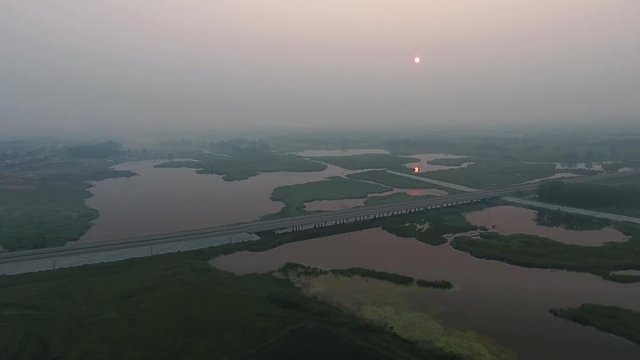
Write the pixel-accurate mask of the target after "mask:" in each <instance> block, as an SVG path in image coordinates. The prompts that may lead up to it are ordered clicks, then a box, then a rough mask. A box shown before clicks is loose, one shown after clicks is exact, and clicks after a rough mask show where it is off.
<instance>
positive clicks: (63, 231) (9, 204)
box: [0, 184, 98, 250]
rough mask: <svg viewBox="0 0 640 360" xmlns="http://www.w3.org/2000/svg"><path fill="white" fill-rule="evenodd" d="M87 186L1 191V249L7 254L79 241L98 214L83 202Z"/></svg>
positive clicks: (74, 185) (53, 185)
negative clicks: (7, 252)
mask: <svg viewBox="0 0 640 360" xmlns="http://www.w3.org/2000/svg"><path fill="white" fill-rule="evenodd" d="M87 187H88V186H87V185H84V186H82V185H76V184H50V185H47V186H37V187H36V188H34V189H29V190H18V191H16V190H3V189H0V207H2V208H3V209H4V214H3V215H0V245H2V247H3V248H4V249H6V250H19V249H36V248H42V247H48V246H60V245H64V244H65V243H66V242H67V241H74V240H78V238H80V236H82V235H83V234H84V233H85V232H86V231H87V230H88V229H89V228H90V227H91V221H93V220H94V219H96V218H97V217H98V212H97V211H96V210H94V209H90V208H88V207H87V206H86V205H85V203H84V201H85V199H86V198H88V197H90V196H91V194H90V193H89V191H87V189H86V188H87Z"/></svg>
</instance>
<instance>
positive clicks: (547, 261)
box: [451, 225, 640, 282]
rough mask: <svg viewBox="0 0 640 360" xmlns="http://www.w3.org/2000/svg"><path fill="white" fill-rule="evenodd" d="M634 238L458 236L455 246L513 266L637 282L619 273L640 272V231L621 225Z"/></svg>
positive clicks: (639, 278) (482, 234) (636, 277)
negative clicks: (586, 241) (578, 241)
mask: <svg viewBox="0 0 640 360" xmlns="http://www.w3.org/2000/svg"><path fill="white" fill-rule="evenodd" d="M617 228H618V229H619V230H621V231H622V232H623V233H625V234H626V235H628V236H630V237H631V238H630V239H629V240H628V241H626V242H622V243H613V242H612V243H606V244H604V245H601V246H579V245H569V244H563V243H560V242H557V241H553V240H549V239H545V238H541V237H538V236H532V235H523V234H517V235H501V234H498V233H494V232H485V233H481V234H480V237H481V239H473V238H471V237H468V236H458V237H456V238H455V239H454V240H453V241H452V242H451V245H452V246H453V247H454V248H455V249H457V250H460V251H464V252H467V253H469V254H471V255H473V256H475V257H477V258H482V259H490V260H499V261H503V262H506V263H509V264H514V265H520V266H526V267H535V268H553V269H566V270H573V271H581V272H590V273H593V274H596V275H599V276H601V277H602V278H604V279H607V280H613V281H619V282H636V281H640V277H638V276H631V275H618V274H615V273H614V272H615V271H621V270H634V269H635V270H640V229H639V228H638V227H637V226H633V225H617Z"/></svg>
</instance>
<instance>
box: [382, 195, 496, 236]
mask: <svg viewBox="0 0 640 360" xmlns="http://www.w3.org/2000/svg"><path fill="white" fill-rule="evenodd" d="M482 206H483V205H467V206H464V207H460V208H457V209H440V210H437V211H428V212H425V213H413V214H408V215H404V216H398V217H390V218H387V219H384V222H383V223H382V229H383V230H385V231H387V232H389V233H391V234H394V235H396V236H400V237H405V238H414V239H416V240H418V241H422V242H424V243H426V244H430V245H442V244H446V243H447V239H446V238H444V235H446V234H456V233H462V232H467V231H472V230H476V229H477V226H475V225H471V224H470V223H469V222H467V220H466V219H465V217H464V213H465V212H467V211H472V210H477V209H479V208H480V207H482Z"/></svg>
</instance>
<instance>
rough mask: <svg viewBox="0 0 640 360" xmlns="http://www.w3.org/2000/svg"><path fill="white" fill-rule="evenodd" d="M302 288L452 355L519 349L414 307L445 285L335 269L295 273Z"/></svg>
mask: <svg viewBox="0 0 640 360" xmlns="http://www.w3.org/2000/svg"><path fill="white" fill-rule="evenodd" d="M289 279H291V281H293V282H294V283H296V284H297V285H298V286H299V287H300V288H301V289H303V291H305V292H306V293H308V294H311V295H314V296H317V297H319V298H321V299H324V300H326V301H327V302H329V303H331V304H334V305H335V306H337V307H338V308H340V309H344V310H345V311H347V312H349V313H352V314H355V315H357V316H359V317H361V318H363V319H366V320H368V321H372V322H374V323H376V324H379V325H380V326H382V327H385V328H387V329H389V330H390V331H393V332H394V333H396V334H398V335H399V336H401V337H402V338H404V339H406V341H409V342H411V343H414V344H416V345H417V346H418V347H420V348H423V349H429V350H430V351H437V352H439V353H442V354H443V355H445V356H448V357H449V358H452V359H465V360H500V359H505V360H506V359H514V358H515V355H514V354H513V353H512V352H511V351H509V350H508V349H505V348H503V347H501V346H499V345H497V344H496V343H495V342H493V341H492V340H491V339H490V338H488V337H486V336H482V335H479V334H477V333H475V332H473V331H469V330H463V331H461V330H456V329H451V328H446V327H445V326H443V325H442V323H441V322H440V320H439V319H438V318H437V317H435V316H434V315H433V314H431V313H427V312H423V311H419V310H417V309H415V299H416V298H419V297H420V295H421V294H424V293H425V292H434V291H442V290H440V289H428V288H420V287H417V286H407V285H402V284H395V283H392V282H388V281H381V280H376V279H370V278H362V277H339V276H335V275H333V274H320V275H315V276H313V275H312V276H305V275H302V276H291V277H289Z"/></svg>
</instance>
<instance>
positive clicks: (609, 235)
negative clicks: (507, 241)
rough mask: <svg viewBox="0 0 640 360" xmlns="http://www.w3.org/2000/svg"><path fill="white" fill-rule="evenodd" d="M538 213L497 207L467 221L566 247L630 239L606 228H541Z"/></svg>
mask: <svg viewBox="0 0 640 360" xmlns="http://www.w3.org/2000/svg"><path fill="white" fill-rule="evenodd" d="M536 213H537V212H536V211H535V210H531V209H527V208H522V207H517V206H494V207H490V208H486V209H482V210H479V211H473V212H470V213H467V214H465V215H464V216H465V218H467V221H469V222H470V223H471V224H473V225H478V226H486V227H488V228H491V231H495V232H498V233H501V234H505V235H511V234H528V235H537V236H542V237H545V238H549V239H552V240H556V241H559V242H563V243H566V244H574V245H585V246H597V245H602V244H603V243H605V242H621V241H627V240H628V239H629V237H628V236H626V235H625V234H623V233H622V232H620V231H618V230H616V229H614V228H612V227H606V228H604V229H600V230H591V231H576V230H567V229H565V228H563V227H559V226H557V227H548V226H542V225H538V224H537V222H536Z"/></svg>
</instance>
